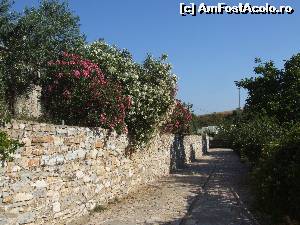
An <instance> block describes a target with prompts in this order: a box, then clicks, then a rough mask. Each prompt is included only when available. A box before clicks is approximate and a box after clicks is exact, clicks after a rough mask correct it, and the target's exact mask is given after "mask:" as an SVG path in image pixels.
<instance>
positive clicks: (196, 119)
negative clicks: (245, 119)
mask: <svg viewBox="0 0 300 225" xmlns="http://www.w3.org/2000/svg"><path fill="white" fill-rule="evenodd" d="M239 113H240V112H239V110H234V111H225V112H219V113H211V114H207V115H199V116H197V115H195V114H193V115H192V120H191V131H192V132H193V133H197V131H198V130H200V129H201V128H202V127H207V126H218V125H220V124H222V123H223V122H224V121H225V120H232V119H234V118H236V117H237V114H239Z"/></svg>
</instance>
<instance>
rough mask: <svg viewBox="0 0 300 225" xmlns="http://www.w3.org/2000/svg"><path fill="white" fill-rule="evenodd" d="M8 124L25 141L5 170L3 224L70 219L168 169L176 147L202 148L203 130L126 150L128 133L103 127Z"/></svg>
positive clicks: (0, 191)
mask: <svg viewBox="0 0 300 225" xmlns="http://www.w3.org/2000/svg"><path fill="white" fill-rule="evenodd" d="M3 129H4V130H5V131H6V132H7V133H8V134H9V135H10V136H11V137H13V138H16V139H19V140H20V141H22V142H23V143H24V146H23V147H22V148H20V149H18V151H17V152H16V154H15V155H14V161H13V162H6V163H5V164H4V167H2V168H1V170H0V224H1V223H4V224H8V225H10V224H65V223H70V221H73V220H74V219H76V218H78V217H80V216H82V215H86V214H88V213H89V212H90V210H92V209H93V208H94V207H95V206H96V205H106V204H107V203H108V202H110V201H113V199H115V198H119V199H120V198H123V197H125V196H127V195H128V194H129V193H132V192H133V191H136V190H137V189H138V188H139V187H140V186H141V185H145V184H149V183H153V182H155V181H156V180H157V179H158V178H160V177H164V176H167V175H169V173H170V170H172V169H174V166H172V165H173V164H175V165H176V164H177V163H176V162H173V161H174V160H175V161H176V160H178V158H177V155H175V156H174V153H176V152H179V151H180V152H184V155H191V154H195V155H201V153H199V152H198V151H201V150H202V149H201V148H202V147H201V140H200V137H198V136H191V137H185V138H184V139H182V138H181V137H174V135H171V134H163V135H157V136H156V137H155V138H153V140H151V142H150V143H149V145H148V147H147V148H145V149H142V150H139V151H137V152H136V153H134V154H132V155H131V156H127V155H126V154H125V153H126V152H125V150H126V147H127V145H128V138H127V137H126V136H125V135H117V134H116V133H109V132H108V131H106V130H103V129H96V128H95V129H91V128H82V127H70V126H62V125H50V124H41V123H34V122H22V121H12V123H11V124H7V125H6V127H5V128H3ZM178 142H180V143H184V145H179V146H177V145H175V144H174V143H178ZM177 148H180V149H177ZM190 158H191V157H189V159H187V160H186V159H183V161H187V162H188V161H190ZM180 160H181V159H180ZM175 169H176V166H175Z"/></svg>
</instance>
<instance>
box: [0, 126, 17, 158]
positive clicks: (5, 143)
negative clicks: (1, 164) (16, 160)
mask: <svg viewBox="0 0 300 225" xmlns="http://www.w3.org/2000/svg"><path fill="white" fill-rule="evenodd" d="M20 146H21V144H20V143H19V142H18V141H16V140H12V139H10V138H9V137H8V136H7V134H6V133H4V132H3V131H0V161H5V160H8V161H10V160H12V159H13V158H12V154H13V153H14V152H15V151H16V150H17V148H18V147H20Z"/></svg>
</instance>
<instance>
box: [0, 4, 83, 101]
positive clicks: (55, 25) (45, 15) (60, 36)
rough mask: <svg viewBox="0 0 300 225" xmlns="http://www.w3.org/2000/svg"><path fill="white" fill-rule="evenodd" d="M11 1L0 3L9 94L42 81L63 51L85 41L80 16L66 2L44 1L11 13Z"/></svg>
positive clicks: (3, 56)
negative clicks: (52, 61)
mask: <svg viewBox="0 0 300 225" xmlns="http://www.w3.org/2000/svg"><path fill="white" fill-rule="evenodd" d="M10 10H11V1H9V0H1V2H0V12H1V16H0V23H1V24H0V25H1V31H0V43H1V44H2V52H3V51H4V53H3V54H2V58H3V67H4V73H5V83H6V85H7V87H8V90H9V96H11V97H14V96H15V95H16V94H18V93H20V92H22V91H25V90H26V89H27V88H28V87H30V85H31V84H34V83H39V81H40V78H41V76H42V75H43V69H44V68H45V66H46V64H47V63H48V62H49V61H50V60H53V59H55V57H58V56H59V55H60V53H61V52H63V51H68V52H72V51H74V50H76V49H78V48H80V47H81V46H83V44H84V36H83V35H82V34H81V33H80V30H79V18H78V17H77V16H74V15H73V13H72V12H71V10H70V9H69V7H68V4H67V3H66V2H62V3H61V2H60V1H58V0H42V1H41V2H40V5H39V6H38V7H37V8H26V9H25V10H24V13H23V14H17V13H13V14H11V13H9V11H10Z"/></svg>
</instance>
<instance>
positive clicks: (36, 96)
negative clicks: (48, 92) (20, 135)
mask: <svg viewBox="0 0 300 225" xmlns="http://www.w3.org/2000/svg"><path fill="white" fill-rule="evenodd" d="M41 91H42V88H41V87H40V86H36V85H35V86H32V87H31V89H30V91H28V92H27V93H25V94H23V95H22V96H19V97H17V98H16V100H15V105H14V113H15V115H16V116H19V117H28V118H39V117H40V116H41V115H42V110H41V103H40V99H41Z"/></svg>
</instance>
